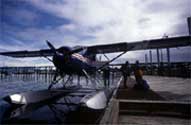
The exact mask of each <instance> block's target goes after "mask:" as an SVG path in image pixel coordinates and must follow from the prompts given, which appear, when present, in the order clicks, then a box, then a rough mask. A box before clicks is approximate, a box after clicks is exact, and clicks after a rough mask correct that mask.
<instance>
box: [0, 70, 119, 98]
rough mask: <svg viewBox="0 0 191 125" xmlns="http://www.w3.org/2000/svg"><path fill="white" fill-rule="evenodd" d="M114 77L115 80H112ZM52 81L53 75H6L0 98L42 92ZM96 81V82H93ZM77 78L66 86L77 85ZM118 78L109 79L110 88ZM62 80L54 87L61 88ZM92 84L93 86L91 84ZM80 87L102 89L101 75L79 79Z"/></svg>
mask: <svg viewBox="0 0 191 125" xmlns="http://www.w3.org/2000/svg"><path fill="white" fill-rule="evenodd" d="M114 77H115V78H114ZM67 78H68V76H66V77H65V79H64V81H66V80H67ZM52 79H53V75H51V74H49V75H44V74H42V75H36V74H32V75H28V74H27V75H26V74H25V75H12V74H10V75H7V76H4V77H2V78H1V79H0V98H3V97H5V96H7V95H10V94H14V93H21V92H27V91H34V90H42V89H47V88H48V86H49V85H50V83H51V81H52ZM95 79H96V80H95ZM77 80H78V76H73V79H72V80H71V81H69V84H67V85H75V84H78V81H77ZM118 80H119V77H116V75H113V76H111V77H110V83H111V85H110V87H115V85H116V83H117V81H118ZM87 81H88V82H87ZM62 83H63V80H61V81H60V82H59V83H58V84H56V85H55V86H54V87H62V86H63V84H62ZM91 83H93V84H91ZM80 85H82V86H84V87H89V88H92V87H97V88H102V87H104V80H103V77H102V76H101V75H97V76H96V78H93V77H91V80H90V79H88V80H87V79H86V78H85V77H80Z"/></svg>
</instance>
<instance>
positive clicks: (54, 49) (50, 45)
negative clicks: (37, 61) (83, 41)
mask: <svg viewBox="0 0 191 125" xmlns="http://www.w3.org/2000/svg"><path fill="white" fill-rule="evenodd" d="M46 43H47V45H48V47H49V48H50V49H51V50H52V51H53V52H54V53H55V54H57V52H58V50H57V49H56V48H55V47H54V46H53V45H52V44H51V43H50V41H48V40H46ZM84 49H86V47H80V48H77V49H74V50H71V51H69V52H67V53H65V54H68V55H72V54H73V53H78V52H80V51H83V50H84Z"/></svg>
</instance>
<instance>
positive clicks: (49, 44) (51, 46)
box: [46, 40, 56, 52]
mask: <svg viewBox="0 0 191 125" xmlns="http://www.w3.org/2000/svg"><path fill="white" fill-rule="evenodd" d="M46 43H47V45H48V47H49V48H50V49H51V50H52V51H54V52H56V49H55V47H54V46H53V45H52V44H51V43H50V42H49V41H48V40H46Z"/></svg>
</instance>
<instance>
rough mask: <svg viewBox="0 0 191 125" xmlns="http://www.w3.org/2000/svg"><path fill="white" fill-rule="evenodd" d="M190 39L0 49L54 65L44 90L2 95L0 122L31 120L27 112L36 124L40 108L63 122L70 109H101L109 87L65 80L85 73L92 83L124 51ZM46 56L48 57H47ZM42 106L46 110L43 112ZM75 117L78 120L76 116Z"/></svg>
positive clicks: (182, 43)
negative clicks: (104, 59) (108, 56)
mask: <svg viewBox="0 0 191 125" xmlns="http://www.w3.org/2000/svg"><path fill="white" fill-rule="evenodd" d="M190 40H191V37H190V36H180V37H172V38H165V39H152V40H144V41H137V42H130V43H127V42H120V43H114V44H107V45H94V46H80V47H74V48H71V47H68V46H62V47H60V48H58V49H56V48H55V47H54V46H53V45H52V44H51V42H49V41H47V45H48V47H49V49H42V50H38V51H26V50H25V51H14V52H13V51H10V52H0V55H3V56H10V57H15V58H25V57H45V58H47V59H48V60H49V61H51V62H52V63H53V64H54V66H55V68H56V72H55V76H54V78H53V81H52V82H51V84H50V85H49V87H48V89H46V90H39V91H31V92H25V93H17V94H12V95H9V96H6V97H4V98H3V100H2V103H1V104H0V105H1V109H2V110H1V115H0V121H1V122H2V123H15V122H16V123H17V122H18V121H19V120H20V121H21V122H22V123H23V122H24V123H25V122H26V121H30V122H31V119H30V115H31V114H32V116H33V118H35V120H36V121H37V123H39V122H40V120H39V119H40V118H39V117H37V118H36V115H37V114H35V113H36V112H35V111H36V110H40V112H45V114H46V113H47V112H48V113H52V114H53V116H52V115H50V116H49V117H48V118H47V117H46V118H47V119H46V118H45V119H46V120H45V121H47V120H50V119H51V117H54V118H55V119H56V121H59V122H66V121H68V119H67V120H66V119H64V118H63V115H64V116H66V115H67V114H70V113H71V112H75V111H76V110H77V109H79V108H80V109H82V108H83V109H84V108H85V109H90V110H94V111H100V110H103V109H105V108H106V106H107V104H108V102H109V100H110V98H111V95H112V93H113V89H110V88H101V89H98V88H96V87H95V88H94V87H93V88H92V89H87V88H83V87H82V86H79V85H78V86H66V84H70V83H69V82H68V81H69V79H70V77H71V76H72V75H74V74H75V75H78V76H85V77H86V78H87V79H91V81H92V82H91V83H92V84H95V82H94V81H96V79H95V78H94V77H92V75H96V73H100V72H99V71H100V70H102V69H104V68H106V67H108V66H109V64H110V63H111V62H113V61H114V60H116V59H118V58H119V57H121V56H122V55H124V54H125V53H126V52H128V51H135V50H145V49H160V48H172V47H181V46H189V45H191V41H190ZM114 52H121V53H120V54H119V55H117V56H116V57H114V58H113V59H110V60H109V61H107V62H104V63H103V62H99V61H97V60H96V54H106V53H114ZM50 56H51V57H52V59H50V58H49V57H50ZM66 75H68V76H69V77H68V79H67V80H66V81H65V82H63V83H62V84H63V87H61V88H55V87H54V85H55V84H58V83H59V81H60V80H61V79H64V78H65V77H66ZM45 109H46V111H44V110H45ZM78 111H79V110H78ZM86 113H87V112H86ZM45 114H43V115H45ZM70 115H71V114H70ZM37 116H38V115H37ZM73 116H74V115H73ZM76 118H77V119H78V118H79V116H77V117H76ZM52 119H53V118H52ZM70 120H71V119H70ZM70 120H69V121H70ZM86 120H87V119H86ZM33 121H34V119H33ZM90 121H91V120H90ZM52 122H53V123H54V122H55V120H52ZM70 122H71V121H70ZM18 123H19V122H18Z"/></svg>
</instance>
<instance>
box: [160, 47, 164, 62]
mask: <svg viewBox="0 0 191 125" xmlns="http://www.w3.org/2000/svg"><path fill="white" fill-rule="evenodd" d="M160 52H161V62H163V52H162V49H161V50H160Z"/></svg>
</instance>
